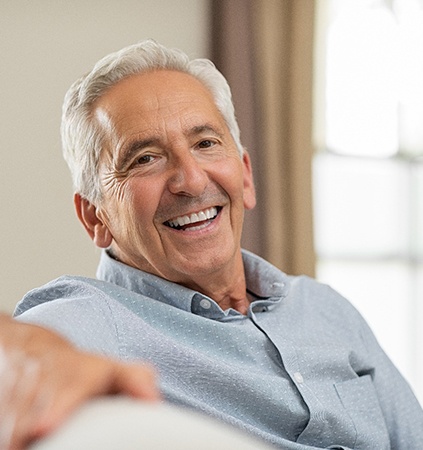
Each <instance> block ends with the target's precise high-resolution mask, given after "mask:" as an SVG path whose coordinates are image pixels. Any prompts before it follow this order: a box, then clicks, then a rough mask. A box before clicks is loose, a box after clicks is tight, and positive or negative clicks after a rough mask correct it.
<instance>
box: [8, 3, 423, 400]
mask: <svg viewBox="0 0 423 450" xmlns="http://www.w3.org/2000/svg"><path fill="white" fill-rule="evenodd" d="M149 37H151V38H154V39H156V40H157V41H159V42H161V43H163V44H165V45H167V46H171V47H178V48H181V49H182V50H184V51H185V52H187V53H188V54H189V55H190V56H192V57H209V58H211V59H213V61H214V62H215V63H216V65H217V66H218V68H219V69H220V70H221V71H222V72H223V73H224V74H225V76H226V77H227V78H228V80H229V82H230V84H231V87H232V90H233V95H234V102H235V105H236V109H237V115H238V119H239V123H240V127H241V137H242V141H243V143H244V145H245V146H246V148H247V150H248V151H249V152H250V154H251V157H252V160H253V164H254V168H255V171H254V175H255V181H256V185H257V191H258V196H259V204H258V207H257V208H256V209H255V210H254V211H251V212H248V213H247V216H246V225H245V233H244V237H243V245H244V246H245V247H246V248H249V249H250V250H252V251H254V252H256V253H258V254H260V255H261V256H264V257H265V258H267V259H269V260H271V261H272V262H273V263H274V264H275V265H277V266H278V267H280V268H281V269H282V270H284V271H285V272H288V273H293V274H299V273H305V274H308V275H310V276H315V277H317V278H318V279H319V280H321V281H323V282H325V283H329V284H331V285H332V286H333V287H334V288H335V289H337V290H338V291H339V292H341V294H343V295H344V296H345V297H347V298H348V299H349V300H350V301H351V302H352V303H353V304H354V305H355V306H356V307H357V308H358V309H359V310H360V312H361V313H362V314H363V315H364V316H365V318H366V319H367V321H368V322H369V323H370V325H371V326H372V328H373V330H374V331H375V334H376V336H377V337H378V339H379V341H380V342H381V344H382V346H383V347H384V349H385V350H386V352H387V353H388V354H389V355H390V356H391V358H392V359H393V360H394V362H395V363H396V364H397V366H398V367H399V368H400V370H401V371H402V372H403V374H404V375H405V376H406V378H407V379H408V380H409V381H410V383H411V385H412V386H413V388H414V390H415V391H416V393H417V395H418V397H419V399H420V401H421V402H422V401H423V381H422V380H423V331H422V329H423V305H422V300H423V1H421V0H314V1H313V0H178V1H177V2H175V1H174V0H142V1H140V0H119V1H109V2H100V1H99V0H84V1H83V0H74V1H72V2H67V1H64V0H38V1H37V2H30V1H24V0H14V1H13V2H11V1H9V0H0V57H1V60H0V143H1V147H0V152H1V153H0V154H1V160H0V161H1V163H0V175H1V189H0V205H1V211H2V213H1V222H0V233H1V236H2V247H1V250H2V257H1V259H0V281H1V286H2V296H1V298H0V311H4V312H7V313H11V312H12V311H13V308H14V305H15V304H16V303H17V302H18V301H19V300H20V298H21V297H22V296H23V295H24V294H25V293H26V292H27V291H28V290H30V289H31V288H33V287H36V286H39V285H41V284H43V283H46V282H48V281H50V280H51V279H53V278H55V277H58V276H60V275H62V274H76V275H86V276H94V275H95V269H96V265H97V261H98V256H99V251H98V250H97V249H95V247H94V245H93V244H92V243H91V241H90V239H89V237H88V236H87V235H86V234H85V231H84V230H83V228H82V226H81V225H80V224H79V223H78V221H77V219H76V216H75V214H74V211H73V204H72V195H73V192H72V186H71V180H70V176H69V174H68V170H67V167H66V165H65V163H64V161H63V159H62V156H61V148H60V136H59V125H60V115H61V104H62V100H63V96H64V94H65V92H66V90H67V88H68V87H69V85H70V84H71V83H72V82H73V81H74V80H75V79H76V78H78V77H79V76H80V75H81V74H83V73H84V72H86V71H87V70H89V69H91V67H92V66H93V64H94V63H95V62H96V61H97V60H98V59H99V58H101V57H102V56H104V55H105V54H107V53H109V52H112V51H115V50H118V49H119V48H121V47H123V46H125V45H129V44H131V43H134V42H136V41H139V40H141V39H144V38H149ZM341 331H342V330H340V332H341Z"/></svg>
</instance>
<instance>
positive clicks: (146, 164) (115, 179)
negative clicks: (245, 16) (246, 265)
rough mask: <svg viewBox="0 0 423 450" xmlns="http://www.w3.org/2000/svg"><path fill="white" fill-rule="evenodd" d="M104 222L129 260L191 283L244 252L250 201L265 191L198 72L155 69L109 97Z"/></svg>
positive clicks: (100, 116) (101, 104)
mask: <svg viewBox="0 0 423 450" xmlns="http://www.w3.org/2000/svg"><path fill="white" fill-rule="evenodd" d="M94 113H95V117H96V119H97V121H98V123H99V124H100V126H101V127H102V128H103V130H104V132H105V135H106V148H104V149H103V154H102V157H101V161H100V178H101V184H102V188H103V199H102V201H101V204H100V205H98V207H97V210H96V214H97V216H98V217H99V219H100V220H101V222H102V223H103V224H104V227H103V228H102V230H103V231H99V232H98V233H100V236H97V238H96V239H95V240H96V242H97V243H98V242H101V246H103V247H106V246H109V245H110V244H111V248H112V251H113V252H114V254H115V256H116V257H117V258H118V259H119V260H121V261H122V262H124V263H126V264H128V265H130V266H133V267H136V268H139V269H141V270H145V271H147V272H150V273H153V274H156V275H159V276H161V277H163V278H166V279H168V280H171V281H174V282H177V283H180V284H185V285H188V286H189V285H190V283H191V280H192V279H195V277H201V276H205V275H209V274H211V273H213V272H215V273H219V271H220V270H222V269H223V270H227V269H233V268H234V267H233V266H231V265H233V264H234V263H235V261H236V260H238V258H239V257H240V255H239V253H240V239H241V229H242V222H243V214H244V208H252V207H253V206H254V204H255V194H254V187H253V182H252V175H251V168H250V163H249V159H248V155H245V156H244V157H240V156H239V153H238V150H237V148H236V146H235V143H234V141H233V139H232V137H231V135H230V133H229V130H228V128H227V126H226V123H225V121H224V119H223V117H222V115H221V114H220V112H219V111H218V110H217V108H216V106H215V104H214V101H213V98H212V95H211V94H210V92H209V91H208V90H207V89H206V88H205V87H204V86H203V85H202V84H201V83H200V82H199V81H198V80H196V79H195V78H193V77H192V76H190V75H187V74H184V73H180V72H176V71H155V72H150V73H145V74H141V75H135V76H132V77H130V78H127V79H124V80H123V81H121V82H119V83H118V84H116V85H115V86H113V87H112V88H110V89H109V90H108V91H106V93H105V94H104V95H103V96H102V97H100V99H99V100H98V101H97V103H96V104H95V109H94Z"/></svg>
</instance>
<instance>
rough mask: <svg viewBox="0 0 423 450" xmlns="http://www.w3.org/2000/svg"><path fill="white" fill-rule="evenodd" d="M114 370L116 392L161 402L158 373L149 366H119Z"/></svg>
mask: <svg viewBox="0 0 423 450" xmlns="http://www.w3.org/2000/svg"><path fill="white" fill-rule="evenodd" d="M115 364H116V366H115V368H114V373H115V377H114V387H115V390H116V392H118V393H122V394H127V395H130V396H132V397H135V398H139V399H142V400H145V401H153V402H155V401H158V400H160V397H161V396H160V392H159V389H158V386H157V373H156V371H155V370H154V369H153V368H152V367H150V366H148V365H142V366H140V365H135V364H131V365H129V364H128V365H126V364H117V363H115Z"/></svg>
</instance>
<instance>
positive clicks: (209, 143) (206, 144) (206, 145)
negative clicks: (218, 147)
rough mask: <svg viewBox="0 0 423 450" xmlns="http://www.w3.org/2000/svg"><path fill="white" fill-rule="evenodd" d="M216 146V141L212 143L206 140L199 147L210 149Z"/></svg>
mask: <svg viewBox="0 0 423 450" xmlns="http://www.w3.org/2000/svg"><path fill="white" fill-rule="evenodd" d="M214 144H215V142H214V141H211V140H210V139H205V140H204V141H201V142H200V143H199V144H198V146H199V147H200V148H210V147H213V145H214Z"/></svg>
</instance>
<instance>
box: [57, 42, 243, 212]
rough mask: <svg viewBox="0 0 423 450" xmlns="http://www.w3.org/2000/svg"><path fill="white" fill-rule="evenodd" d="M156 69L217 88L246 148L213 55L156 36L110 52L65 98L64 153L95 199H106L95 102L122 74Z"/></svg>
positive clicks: (80, 185) (82, 188) (79, 187)
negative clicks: (193, 54) (195, 55)
mask: <svg viewBox="0 0 423 450" xmlns="http://www.w3.org/2000/svg"><path fill="white" fill-rule="evenodd" d="M153 70H177V71H179V72H184V73H187V74H190V75H192V76H193V77H195V78H196V79H197V80H199V81H200V82H201V83H202V84H203V85H204V86H205V87H206V88H207V89H208V90H209V91H210V92H211V94H212V96H213V98H214V101H215V104H216V106H217V108H218V110H219V111H220V113H221V114H222V116H223V118H224V120H225V122H226V124H227V126H228V128H229V131H230V133H231V135H232V137H233V139H234V141H235V144H236V146H237V148H238V151H239V154H240V155H242V153H243V147H242V145H241V142H240V132H239V127H238V124H237V121H236V117H235V109H234V106H233V103H232V95H231V91H230V88H229V85H228V83H227V81H226V79H225V77H224V76H223V75H222V74H221V73H220V72H219V71H218V70H217V69H216V67H215V66H214V64H213V63H212V62H211V61H209V60H207V59H193V60H190V59H189V58H188V56H187V55H186V54H185V53H183V52H182V51H180V50H177V49H168V48H166V47H164V46H163V45H160V44H158V43H157V42H155V41H153V40H146V41H143V42H140V43H138V44H134V45H131V46H129V47H125V48H123V49H122V50H120V51H118V52H115V53H111V54H110V55H107V56H105V57H104V58H103V59H101V60H100V61H99V62H98V63H97V64H96V65H95V66H94V68H93V69H92V70H91V72H89V73H87V74H86V75H84V76H82V77H81V78H80V79H78V80H77V81H75V83H73V84H72V86H71V87H70V88H69V90H68V92H67V93H66V96H65V99H64V103H63V113H62V125H61V135H62V146H63V155H64V158H65V160H66V162H67V164H68V166H69V169H70V171H71V174H72V179H73V184H74V189H75V191H76V192H78V193H79V194H80V195H81V196H82V197H84V198H86V199H87V200H89V201H90V202H91V203H93V204H97V203H98V202H99V201H100V200H101V185H100V180H99V176H98V163H99V158H100V154H101V150H102V147H103V139H104V135H103V133H102V132H101V130H100V128H99V126H98V124H97V122H96V121H95V120H94V119H93V103H94V102H95V101H96V100H97V99H98V98H99V97H101V95H102V94H103V93H104V92H105V91H106V90H107V89H108V88H110V87H112V86H113V85H115V84H116V83H118V82H119V81H121V80H122V79H124V78H126V77H129V76H131V75H136V74H139V73H144V72H149V71H153Z"/></svg>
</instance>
